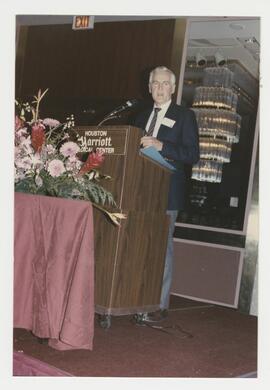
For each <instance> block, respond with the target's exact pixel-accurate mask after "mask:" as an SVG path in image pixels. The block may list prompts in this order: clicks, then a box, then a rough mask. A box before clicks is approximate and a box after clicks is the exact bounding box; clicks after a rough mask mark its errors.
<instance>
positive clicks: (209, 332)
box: [14, 297, 257, 378]
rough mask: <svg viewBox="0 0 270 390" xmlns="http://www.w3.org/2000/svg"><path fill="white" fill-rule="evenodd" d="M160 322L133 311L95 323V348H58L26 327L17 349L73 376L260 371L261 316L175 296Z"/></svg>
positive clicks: (219, 374)
mask: <svg viewBox="0 0 270 390" xmlns="http://www.w3.org/2000/svg"><path fill="white" fill-rule="evenodd" d="M155 325H156V327H150V326H139V325H138V324H136V323H135V322H134V321H133V317H132V316H122V317H112V325H111V327H110V328H109V329H102V328H101V327H100V325H99V322H98V319H96V324H95V336H94V347H93V351H85V350H76V351H65V352H60V351H56V350H54V349H52V348H50V347H48V346H47V345H44V344H40V343H38V341H37V339H36V338H35V337H34V336H33V335H32V334H31V333H30V332H28V331H26V330H24V329H15V330H14V350H15V351H23V353H25V354H27V355H29V356H32V357H34V358H36V359H39V360H41V361H44V362H46V363H48V364H50V365H51V366H55V367H57V368H59V369H61V370H63V371H65V372H68V373H69V374H71V375H74V376H89V377H179V378H181V377H182V378H183V377H185V378H190V377H193V378H196V377H197V378H231V377H240V376H243V377H248V376H252V377H254V376H256V371H257V317H255V316H250V315H246V314H242V313H240V312H238V311H237V310H234V309H229V308H224V307H219V306H214V305H207V304H203V303H201V302H194V301H190V300H186V299H183V298H179V297H172V299H171V305H170V312H169V317H168V318H167V319H166V320H165V321H163V322H160V323H158V324H157V323H156V324H155Z"/></svg>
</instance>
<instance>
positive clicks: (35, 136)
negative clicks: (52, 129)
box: [31, 123, 45, 152]
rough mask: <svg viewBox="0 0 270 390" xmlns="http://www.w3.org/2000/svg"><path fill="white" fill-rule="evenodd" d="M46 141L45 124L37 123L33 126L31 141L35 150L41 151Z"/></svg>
mask: <svg viewBox="0 0 270 390" xmlns="http://www.w3.org/2000/svg"><path fill="white" fill-rule="evenodd" d="M44 141H45V133H44V126H43V125H42V124H41V123H35V124H34V125H33V126H32V132H31V143H32V146H33V148H34V150H35V152H40V150H41V148H42V145H43V144H44Z"/></svg>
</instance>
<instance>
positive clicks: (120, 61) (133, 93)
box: [17, 19, 175, 99]
mask: <svg viewBox="0 0 270 390" xmlns="http://www.w3.org/2000/svg"><path fill="white" fill-rule="evenodd" d="M174 23H175V21H174V20H173V19H169V20H150V21H149V20H148V21H139V22H138V21H136V22H113V23H96V24H95V28H94V29H93V30H87V31H73V30H72V28H71V25H56V26H54V25H51V26H31V27H29V28H28V36H27V46H26V50H25V58H24V62H25V66H24V69H23V76H22V77H23V80H22V81H20V80H17V84H18V85H20V82H21V83H22V88H21V90H20V91H17V92H20V94H21V95H24V96H25V95H31V96H32V95H33V94H34V93H36V91H37V90H38V89H39V88H42V89H45V88H49V89H50V95H51V96H59V97H65V96H70V97H77V96H80V97H83V96H87V97H91V96H94V97H95V98H100V97H106V98H120V99H123V98H130V97H140V96H141V95H142V88H141V85H142V83H141V78H142V77H143V73H144V71H145V70H146V69H150V68H152V67H154V66H156V65H159V64H163V65H166V66H170V62H171V50H172V40H173V35H174ZM18 74H20V72H19V73H18ZM19 81H20V82H19Z"/></svg>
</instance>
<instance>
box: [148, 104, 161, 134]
mask: <svg viewBox="0 0 270 390" xmlns="http://www.w3.org/2000/svg"><path fill="white" fill-rule="evenodd" d="M160 110H161V108H159V107H155V108H154V111H155V112H154V116H153V118H152V120H151V123H150V126H149V129H148V131H147V134H146V135H147V136H148V137H151V136H152V135H153V132H154V128H155V125H156V121H157V116H158V112H159V111H160Z"/></svg>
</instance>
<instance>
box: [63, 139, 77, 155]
mask: <svg viewBox="0 0 270 390" xmlns="http://www.w3.org/2000/svg"><path fill="white" fill-rule="evenodd" d="M79 151H80V147H79V146H78V145H77V144H76V143H75V142H71V141H70V142H65V143H64V144H63V145H62V146H61V148H60V153H62V155H63V156H65V157H71V156H75V155H76V154H77V153H78V152H79Z"/></svg>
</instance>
